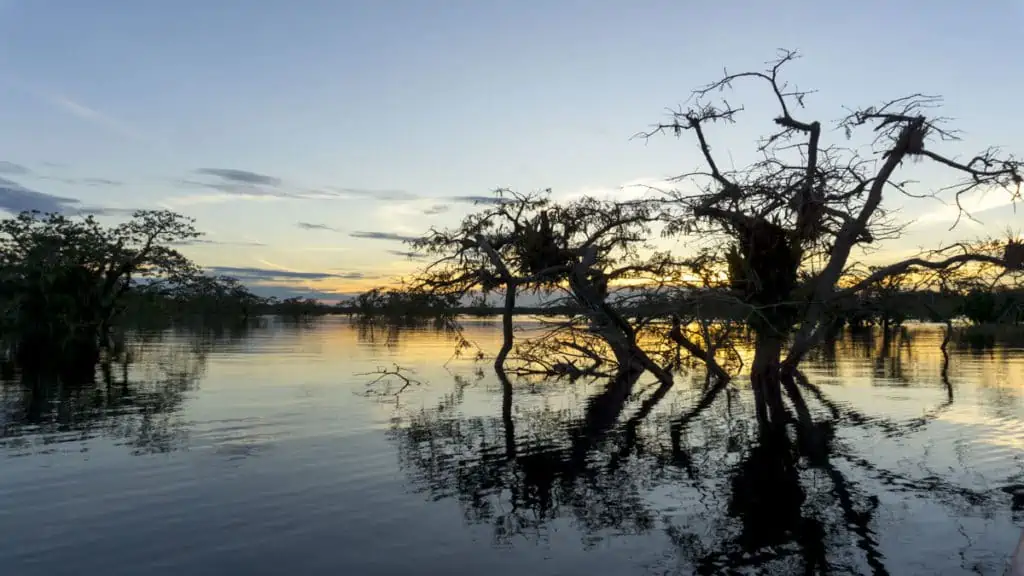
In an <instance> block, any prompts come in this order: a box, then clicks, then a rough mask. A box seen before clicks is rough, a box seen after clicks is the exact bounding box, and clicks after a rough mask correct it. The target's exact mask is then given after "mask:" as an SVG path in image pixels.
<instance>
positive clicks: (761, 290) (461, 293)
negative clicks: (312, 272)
mask: <svg viewBox="0 0 1024 576" xmlns="http://www.w3.org/2000/svg"><path fill="white" fill-rule="evenodd" d="M795 58H796V55H795V54H794V53H792V52H784V53H782V54H781V55H780V57H779V58H778V60H776V61H774V62H773V63H771V64H770V65H769V66H768V68H767V69H766V70H761V71H752V72H744V73H739V74H729V75H726V76H724V77H723V78H721V79H719V80H717V81H715V82H713V83H711V84H709V85H707V86H704V87H702V88H700V89H698V90H696V91H695V93H694V94H693V98H692V99H691V102H692V105H691V106H690V107H689V108H686V109H680V110H677V111H674V112H672V113H671V114H670V115H669V117H668V118H667V120H666V121H664V122H661V123H659V124H657V125H656V126H654V127H653V128H652V129H651V130H649V131H647V132H644V133H642V134H640V136H641V137H643V138H652V137H656V136H659V135H668V136H673V137H677V138H680V139H685V140H686V141H688V142H689V143H690V144H691V146H692V148H691V149H692V150H693V151H694V153H695V157H696V158H699V160H700V161H699V164H700V166H699V167H698V168H697V169H695V170H692V171H688V172H686V173H684V174H682V175H680V176H678V177H677V178H676V179H675V183H676V187H675V188H673V189H670V190H658V191H653V192H652V194H651V195H650V196H649V197H648V198H646V199H642V200H635V201H617V202H612V201H600V200H595V199H582V200H577V201H572V202H555V201H553V200H552V199H551V197H550V195H548V194H546V193H540V194H523V193H517V192H513V191H509V190H499V191H498V192H497V193H496V196H495V198H494V200H493V202H491V203H489V204H486V205H484V206H483V207H482V208H481V209H480V210H479V211H477V212H475V213H473V214H470V215H469V216H468V217H466V218H465V220H464V221H463V222H462V223H461V225H459V226H457V227H455V228H452V229H444V230H431V231H430V232H429V233H428V234H427V235H425V236H424V237H423V238H422V239H420V240H418V241H416V242H415V243H414V244H413V247H414V248H415V249H416V250H418V251H419V252H420V253H422V254H424V255H427V256H430V257H432V259H433V260H432V263H431V264H429V265H428V266H426V267H425V268H424V269H423V270H422V272H421V273H420V274H419V275H418V276H417V277H416V279H415V281H414V282H413V283H411V284H410V286H412V289H414V290H416V291H418V292H427V293H430V294H434V295H443V296H444V297H446V298H456V297H458V298H463V297H465V296H466V295H467V294H470V293H476V292H483V293H492V292H493V293H498V294H500V296H501V298H502V301H503V306H502V309H503V313H504V318H503V326H504V343H503V346H502V347H501V350H500V351H499V353H498V354H497V356H496V358H495V360H494V365H495V368H496V369H497V370H498V371H499V372H503V371H506V370H510V369H511V370H517V369H525V370H527V371H539V372H545V373H549V374H564V373H569V374H580V373H587V372H592V371H593V372H596V371H597V370H598V367H599V366H600V367H602V368H601V370H603V371H605V372H606V371H607V370H608V368H609V367H612V368H613V372H614V373H619V374H626V373H631V372H635V371H642V370H646V371H649V372H651V373H653V374H655V375H656V376H657V377H658V378H659V379H661V380H662V381H663V382H669V381H671V378H672V376H671V368H672V358H673V354H672V353H670V351H671V350H672V349H673V348H674V349H675V352H676V356H678V353H679V352H680V351H681V352H683V353H685V355H686V356H687V357H688V358H690V359H692V360H696V361H697V362H699V363H700V364H703V365H704V366H705V367H706V368H707V370H708V373H709V375H710V376H711V377H712V379H713V380H715V381H717V382H724V381H728V380H729V379H730V378H731V375H733V374H735V369H734V367H733V365H732V364H731V363H730V358H732V348H731V346H730V342H731V341H733V337H734V335H736V334H739V333H743V334H746V335H749V336H750V337H751V338H752V339H753V341H754V355H753V359H752V362H751V364H750V365H749V366H748V368H749V372H750V383H751V386H752V388H753V391H754V396H755V398H756V406H757V416H758V420H759V421H760V422H761V424H762V425H763V426H764V427H765V428H766V429H777V428H779V427H780V426H782V425H783V424H785V423H786V422H788V421H790V419H791V416H792V414H791V412H790V408H788V407H787V405H786V403H787V400H788V403H789V406H790V407H791V408H792V410H793V411H794V412H795V413H796V416H797V419H798V420H801V421H807V420H809V413H808V410H807V406H806V403H805V401H804V399H803V397H802V394H801V391H800V390H801V385H800V384H801V380H802V377H801V375H800V372H799V366H800V363H801V361H802V360H803V359H804V358H805V357H806V355H807V354H808V352H809V351H810V350H811V349H813V348H815V347H816V346H817V345H818V344H819V343H820V342H821V341H822V340H823V339H824V338H825V336H826V335H827V334H828V333H829V331H830V330H832V329H834V327H835V326H836V324H837V323H838V322H842V321H845V320H846V319H848V318H849V317H850V316H851V315H852V314H853V313H855V312H857V311H858V310H863V309H864V308H865V307H866V306H869V305H872V306H878V307H879V309H878V310H875V311H874V313H873V316H874V317H876V318H887V319H890V321H897V322H898V321H899V320H901V317H900V314H901V312H900V308H899V307H897V308H892V307H891V305H892V304H893V303H894V302H895V300H893V298H895V297H896V296H897V295H899V294H903V293H905V292H906V291H907V289H909V288H904V286H908V287H909V286H911V285H913V286H915V287H917V288H920V289H922V290H923V289H928V290H932V291H934V292H937V293H939V294H942V295H946V294H948V293H950V292H951V291H955V290H961V292H962V291H963V290H962V289H961V288H957V287H956V286H961V287H962V284H963V282H964V279H965V278H976V279H978V278H988V279H989V281H988V283H987V284H984V285H982V284H977V285H975V286H974V287H973V289H972V290H968V292H972V293H975V294H988V293H991V292H992V290H993V289H994V287H996V286H1003V285H1007V284H1008V283H1012V282H1013V281H1015V279H1017V278H1019V276H1020V274H1021V271H1022V268H1024V245H1022V244H1021V242H1020V241H1019V240H1018V239H1014V238H1009V239H1005V238H1004V239H998V238H997V239H986V240H982V241H978V242H973V243H957V244H953V245H950V246H946V247H936V248H935V249H932V250H928V251H923V252H921V253H920V254H918V255H917V256H914V257H912V258H908V259H903V260H898V261H893V262H891V263H888V264H885V265H880V266H879V265H875V266H868V265H866V264H865V263H864V262H862V261H861V260H860V255H861V254H863V253H864V252H865V249H869V248H877V247H879V246H884V242H885V241H886V240H890V239H894V238H897V237H899V236H900V233H901V230H902V226H901V224H900V222H898V221H896V220H895V219H894V218H893V217H892V213H893V206H894V204H895V203H897V202H898V201H899V198H900V197H902V196H904V195H919V194H921V193H925V194H929V195H932V196H935V197H938V198H942V199H945V200H946V201H947V202H949V203H950V204H955V205H957V206H960V200H961V198H963V196H964V195H965V194H971V193H974V192H980V191H991V192H990V193H992V194H1004V195H1006V197H1007V199H1010V198H1017V197H1019V194H1020V191H1019V186H1020V183H1021V174H1020V164H1019V162H1018V161H1017V160H1016V159H1015V158H1013V157H1011V156H1006V155H1000V154H999V153H998V151H997V150H996V149H988V150H982V151H980V152H978V153H977V154H976V155H974V156H973V157H971V158H970V159H967V160H959V159H957V158H954V157H953V156H952V155H950V154H948V153H947V151H946V150H945V149H944V147H946V146H947V145H948V143H949V142H950V141H953V140H955V139H956V135H955V132H953V131H952V130H951V129H949V128H947V127H946V126H945V125H944V123H943V120H942V118H940V117H938V116H936V115H935V114H934V108H935V107H936V105H937V104H938V103H939V101H938V99H937V98H934V97H931V96H927V95H923V94H914V95H910V96H906V97H902V98H897V99H893V100H889V101H887V102H884V103H882V104H879V105H874V106H867V107H862V108H857V109H854V110H853V111H849V112H848V113H846V114H844V115H843V116H842V117H840V118H839V119H838V122H837V125H838V127H839V128H840V129H841V130H840V131H839V133H837V132H836V131H834V130H829V129H826V126H827V125H826V124H825V123H823V122H822V121H820V120H817V119H812V118H807V117H805V116H804V111H803V102H804V100H805V98H806V97H808V96H809V93H808V92H805V91H801V90H798V89H796V88H794V87H792V86H790V85H789V84H787V83H786V82H785V81H784V79H783V72H784V69H785V67H786V66H787V65H788V64H790V63H791V62H792V61H793V60H794V59H795ZM740 83H743V84H744V88H759V89H760V90H761V94H762V95H764V97H765V98H767V99H768V101H769V102H770V103H771V104H772V105H773V106H774V108H775V113H774V116H772V117H771V118H770V120H771V122H772V125H773V126H774V129H773V130H771V131H769V132H768V133H766V134H765V135H764V137H763V138H761V139H760V140H759V141H757V142H756V143H754V149H755V152H756V158H757V159H756V160H754V161H753V162H752V163H750V164H748V165H746V166H743V167H740V168H731V167H730V166H731V164H732V163H731V161H730V156H729V151H728V150H725V149H723V148H720V147H718V146H716V143H717V142H719V141H721V139H722V138H723V136H722V134H721V131H722V130H723V129H724V128H727V127H728V126H729V125H731V124H733V123H735V122H737V121H739V120H740V119H741V117H742V112H743V108H741V107H738V106H734V105H731V104H729V103H728V102H725V101H719V100H717V99H716V98H717V95H718V94H719V93H720V92H721V91H723V90H727V89H732V87H733V84H737V85H739V84H740ZM908 163H920V164H922V165H926V166H927V167H928V169H929V170H931V171H932V172H933V173H935V174H936V175H944V176H945V177H946V182H945V183H944V184H943V185H941V186H939V187H936V188H933V189H930V190H923V191H922V190H920V189H914V188H913V187H912V185H911V184H910V183H909V182H906V181H905V180H904V177H903V176H902V175H901V174H902V173H904V172H906V166H905V165H906V164H908ZM658 234H660V235H662V236H666V237H669V238H674V239H677V240H680V241H679V242H677V245H679V246H685V247H686V249H685V250H677V251H671V252H659V251H658V250H656V248H655V246H654V245H652V243H651V242H650V239H651V238H652V237H656V235H658ZM957 282H960V284H959V285H958V284H957ZM625 285H631V286H633V287H634V288H635V289H632V290H625V289H614V288H613V287H616V286H618V287H620V288H621V287H622V286H625ZM527 292H544V293H548V294H551V295H557V296H560V297H562V298H563V300H562V302H563V303H569V304H571V306H572V309H573V310H575V313H573V314H572V315H571V317H570V318H569V320H567V321H565V322H559V323H554V324H553V325H552V326H551V328H550V330H549V331H548V332H547V333H545V334H543V335H541V336H538V337H534V338H531V339H529V340H521V341H517V339H516V333H515V331H514V330H513V325H512V313H513V312H514V309H515V307H516V303H517V298H518V297H519V296H520V295H521V294H523V293H527ZM921 293H922V294H923V292H921ZM979 298H981V299H983V298H985V297H984V296H971V297H970V298H967V299H966V300H965V302H967V304H965V305H964V306H963V310H961V312H962V313H964V314H968V315H972V314H973V315H974V316H975V317H976V318H978V319H981V318H982V317H986V318H990V317H993V315H994V314H995V309H996V308H998V306H995V305H991V306H990V305H989V304H986V303H984V302H981V301H980V300H979ZM924 308H925V309H928V308H927V307H924ZM723 309H728V310H730V316H731V320H732V321H731V322H725V323H722V322H713V321H712V320H714V319H715V318H714V315H713V314H711V313H710V311H712V310H723ZM931 309H932V311H933V312H934V313H935V314H941V312H940V311H939V310H938V309H937V308H935V307H934V306H932V307H931ZM539 343H540V344H542V345H538V344H539Z"/></svg>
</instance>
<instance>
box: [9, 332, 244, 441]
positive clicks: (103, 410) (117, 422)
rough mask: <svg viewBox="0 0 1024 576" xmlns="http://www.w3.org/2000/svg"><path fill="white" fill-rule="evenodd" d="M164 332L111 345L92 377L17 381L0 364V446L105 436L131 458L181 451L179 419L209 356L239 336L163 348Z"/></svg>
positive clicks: (31, 376) (193, 338)
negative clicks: (128, 451) (217, 346)
mask: <svg viewBox="0 0 1024 576" xmlns="http://www.w3.org/2000/svg"><path fill="white" fill-rule="evenodd" d="M166 334H167V332H165V331H162V330H161V331H150V332H134V333H133V334H132V335H131V338H130V339H129V340H128V341H127V342H125V341H120V340H119V339H118V341H116V342H115V343H114V344H113V345H112V346H111V349H110V350H109V351H108V354H106V355H105V356H104V358H103V359H102V360H101V362H100V366H99V367H100V369H99V371H98V372H99V374H97V373H96V372H97V371H92V372H90V373H84V372H83V373H80V374H78V375H77V377H78V379H76V380H71V379H69V377H68V375H67V374H63V375H54V374H42V373H39V372H38V371H36V372H24V371H21V372H20V373H19V369H18V367H17V366H15V365H14V364H13V362H10V361H6V362H2V363H0V372H2V374H3V378H2V380H3V381H2V382H0V399H2V408H0V409H2V411H3V414H2V417H0V421H2V422H4V423H5V425H4V426H3V427H2V428H0V444H2V445H4V446H5V447H6V448H8V449H11V450H13V451H14V453H19V452H30V451H32V450H35V449H39V448H40V446H36V444H37V443H39V442H41V443H42V444H45V445H51V444H60V443H64V442H81V441H82V440H84V439H87V438H91V437H95V436H103V437H108V438H112V439H115V440H117V441H118V442H119V443H121V444H123V445H125V446H127V447H129V448H130V449H131V451H132V452H133V453H135V454H150V453H160V452H170V451H173V450H177V449H179V448H181V447H183V446H184V444H185V441H186V440H187V429H188V423H187V421H185V420H184V419H182V417H181V416H180V414H178V412H179V410H180V407H181V405H182V403H183V402H184V401H185V399H186V398H187V396H188V394H189V393H191V392H192V391H194V390H195V388H196V386H197V385H198V383H199V380H200V379H201V378H202V376H203V374H204V371H205V367H206V359H207V353H208V350H209V349H210V347H211V346H212V345H214V344H215V343H218V342H223V341H225V340H226V339H232V338H233V339H238V338H240V337H242V336H243V335H244V332H243V333H239V332H238V331H235V332H230V333H210V332H194V331H189V334H188V336H187V337H183V335H182V334H181V333H178V334H176V335H175V336H176V337H175V338H174V339H173V341H170V342H169V341H165V335H166Z"/></svg>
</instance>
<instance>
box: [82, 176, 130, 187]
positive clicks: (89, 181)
mask: <svg viewBox="0 0 1024 576" xmlns="http://www.w3.org/2000/svg"><path fill="white" fill-rule="evenodd" d="M71 183H73V184H85V185H86V186H123V185H124V182H121V181H120V180H109V179H107V178H79V179H77V180H75V179H71Z"/></svg>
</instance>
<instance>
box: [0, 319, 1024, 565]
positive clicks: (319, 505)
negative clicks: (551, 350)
mask: <svg viewBox="0 0 1024 576" xmlns="http://www.w3.org/2000/svg"><path fill="white" fill-rule="evenodd" d="M466 333H467V336H469V337H470V338H471V339H473V340H475V341H477V342H478V343H479V344H481V345H482V346H483V347H484V348H485V349H487V348H492V347H494V346H495V345H496V343H497V341H498V338H499V336H500V334H499V330H498V327H497V325H496V324H494V323H490V322H485V321H484V322H473V323H470V324H469V325H468V327H467V331H466ZM941 339H942V328H941V327H935V326H911V327H908V328H907V329H906V330H905V332H904V333H902V334H899V335H896V336H894V337H892V338H889V339H883V338H882V337H881V335H880V334H877V333H876V334H874V335H872V334H866V335H864V334H861V335H859V336H856V337H854V336H850V335H847V336H845V337H844V338H843V339H842V340H841V341H839V342H838V343H836V345H835V346H834V347H832V348H829V349H827V350H826V351H824V352H822V353H820V354H818V355H817V356H816V357H814V358H813V359H812V360H811V361H810V362H808V364H807V365H806V373H807V375H808V378H809V380H810V381H811V382H812V383H813V384H815V385H817V386H818V387H819V390H820V394H819V395H815V394H812V393H810V392H805V394H806V395H807V397H808V401H809V403H810V404H811V405H812V410H813V412H814V416H815V419H816V420H820V421H833V422H834V439H833V441H832V443H831V446H832V448H831V454H830V456H829V458H828V461H827V462H824V463H817V464H816V465H814V466H811V465H808V464H807V463H801V464H800V465H799V466H797V467H795V468H792V469H789V470H778V469H777V468H778V467H777V466H776V467H773V466H770V465H766V464H765V463H764V462H765V461H766V457H765V455H764V454H762V453H760V452H759V451H758V450H755V449H752V439H753V438H754V437H755V427H754V426H753V424H754V416H753V407H752V405H751V404H750V398H749V395H748V393H747V392H746V386H745V385H744V384H745V380H744V379H739V382H740V386H738V387H737V389H736V390H730V391H729V392H728V393H723V394H722V395H720V396H719V397H718V399H717V400H716V401H715V402H714V403H713V404H712V405H711V406H709V407H708V408H707V410H705V411H703V412H701V413H700V414H699V416H697V417H695V418H692V419H689V420H686V421H683V420H682V419H681V416H682V415H684V414H686V413H688V412H689V411H690V410H691V409H692V408H693V406H694V404H695V403H696V402H697V400H698V398H700V396H701V385H700V381H699V380H700V379H699V378H698V377H696V376H694V377H692V378H680V380H679V382H677V384H676V385H675V386H674V387H673V388H672V389H671V390H666V389H664V388H659V386H657V385H656V384H655V383H654V379H653V378H652V377H650V376H644V377H642V378H641V379H640V380H639V381H637V382H636V383H635V384H633V385H632V386H623V385H621V384H620V385H618V386H615V385H609V383H607V382H577V383H568V382H534V383H514V384H513V385H512V387H511V388H508V387H503V386H502V383H501V382H499V381H498V380H497V378H495V377H494V375H493V374H492V373H491V372H490V371H489V369H488V365H487V364H486V363H476V362H474V361H473V360H472V359H468V358H467V359H455V360H452V361H451V362H449V363H448V364H447V366H444V365H443V364H444V363H445V362H446V361H447V360H448V359H449V357H450V356H451V354H452V348H453V342H452V341H451V340H450V339H449V338H448V337H446V336H445V335H444V334H440V333H437V332H435V331H431V330H401V331H394V330H392V331H389V330H382V329H376V330H360V329H359V328H357V327H355V326H353V325H351V324H350V323H348V322H347V321H346V320H344V319H341V318H325V319H321V320H316V321H313V322H310V323H305V324H298V325H297V324H294V323H286V322H283V321H280V320H275V319H268V320H266V321H264V322H261V325H260V326H256V327H252V328H250V329H247V330H238V331H234V332H230V331H224V332H219V333H216V332H209V331H207V332H197V331H186V330H178V331H166V332H161V333H146V334H140V335H138V337H137V338H136V339H135V341H134V343H133V345H132V346H131V356H132V358H131V359H130V360H131V362H130V363H129V364H128V365H127V366H117V367H115V368H113V369H112V370H111V373H110V374H106V375H104V377H102V378H99V379H98V381H103V380H106V379H109V382H110V383H109V384H107V383H103V384H100V385H97V386H95V387H89V388H76V389H59V388H52V387H51V388H47V387H45V386H36V387H35V388H34V389H33V388H32V387H26V386H24V385H23V384H21V383H19V382H11V381H9V380H8V381H7V382H6V383H5V384H4V385H3V388H2V395H0V399H2V402H3V404H2V408H0V462H2V463H0V534H2V535H3V537H2V538H0V574H4V575H11V576H35V575H39V576H42V575H45V576H58V575H63V574H67V575H75V576H79V575H91V574H97V575H104V576H113V575H117V574H131V575H139V574H145V575H162V574H167V575H171V574H174V575H178V574H189V575H195V576H198V575H204V574H211V575H213V574H218V575H223V574H247V575H248V574H332V575H333V574H346V575H347V574H352V575H363V574H366V575H371V574H485V573H487V574H495V575H498V574H531V575H540V574H561V575H566V574H581V575H587V576H594V575H596V574H600V575H612V574H677V573H678V574H690V573H694V572H700V573H709V574H717V573H732V572H731V571H734V572H735V573H773V574H790V573H800V572H802V571H803V568H802V567H803V566H805V564H807V563H811V564H815V563H817V564H818V565H819V566H820V567H821V568H820V570H821V571H822V572H824V571H825V569H826V568H828V569H830V570H831V572H832V573H837V574H844V573H845V574H1002V571H1003V569H1004V567H1005V566H1006V563H1007V561H1008V555H1009V554H1010V553H1011V552H1012V550H1013V549H1014V546H1015V545H1016V543H1017V541H1018V539H1019V538H1020V534H1021V526H1022V524H1024V508H1022V507H1024V348H1021V344H1020V342H1021V340H1022V339H1021V338H1017V339H1016V340H1017V342H1016V344H1015V343H1014V342H1013V339H1008V340H1004V339H1002V338H995V339H991V338H971V339H967V338H961V339H957V340H956V341H955V342H954V344H952V345H951V346H950V350H951V360H950V362H949V364H948V366H947V370H946V373H947V379H946V381H944V379H943V376H942V373H943V357H942V355H941V352H940V350H939V344H940V341H941ZM394 364H399V365H401V366H403V367H406V368H410V369H412V370H415V377H416V378H417V379H419V380H420V381H422V384H420V385H414V386H410V387H408V388H407V389H405V390H404V391H402V392H401V394H399V395H398V396H394V395H390V394H389V395H384V396H373V395H368V394H367V386H366V384H367V382H369V381H370V380H372V378H373V377H372V376H365V375H359V374H360V373H365V372H372V371H374V370H375V369H377V368H378V367H390V366H393V365H394ZM947 381H948V386H947V384H946V382H947ZM387 385H388V384H387V383H383V382H382V383H378V384H377V385H375V386H374V387H373V388H372V389H371V391H373V392H377V393H383V392H384V390H382V388H381V387H382V386H387ZM400 385H401V382H392V383H391V386H392V391H393V390H397V389H398V388H399V387H400ZM769 459H770V458H769ZM726 567H728V568H726Z"/></svg>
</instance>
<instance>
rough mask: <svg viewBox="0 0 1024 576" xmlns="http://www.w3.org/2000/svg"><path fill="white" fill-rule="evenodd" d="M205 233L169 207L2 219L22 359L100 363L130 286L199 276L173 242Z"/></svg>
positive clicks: (1, 240)
mask: <svg viewBox="0 0 1024 576" xmlns="http://www.w3.org/2000/svg"><path fill="white" fill-rule="evenodd" d="M198 235H199V233H198V232H197V231H196V230H195V228H194V227H193V225H192V221H191V220H189V219H187V218H184V217H182V216H180V215H178V214H175V213H173V212H169V211H162V210H161V211H139V212H136V213H135V214H134V215H133V217H132V218H131V219H130V220H128V221H127V222H124V223H122V224H118V225H116V226H112V227H105V226H103V225H102V224H100V223H99V222H98V221H97V220H95V219H94V218H93V217H92V216H87V217H84V218H73V217H68V216H64V215H61V214H39V213H37V212H24V213H22V214H20V215H18V216H17V217H14V218H9V219H7V220H3V221H0V291H2V297H0V300H2V302H3V306H4V309H3V328H4V332H5V338H7V339H8V340H9V341H10V342H9V343H10V344H11V345H12V347H13V348H14V350H15V352H16V354H17V356H18V357H19V361H20V362H21V363H22V364H26V365H32V364H36V363H43V364H50V363H53V362H55V361H57V362H58V363H59V359H61V358H63V359H66V360H68V362H69V363H70V364H76V365H78V364H81V365H83V366H92V365H94V364H95V360H96V358H97V355H98V350H99V348H100V347H101V345H103V344H104V343H105V341H106V339H107V337H108V334H109V330H110V327H111V324H112V322H113V321H114V319H115V318H116V317H117V315H118V314H119V313H120V312H121V307H122V305H123V303H124V297H125V295H126V294H127V293H128V292H129V291H131V290H132V289H133V288H134V287H136V286H138V285H140V283H141V284H146V285H147V286H148V287H150V288H151V289H155V288H156V287H158V286H161V285H168V284H180V283H183V282H186V281H187V280H188V279H190V278H194V277H195V276H196V275H197V274H198V268H197V267H196V266H195V265H194V264H193V263H192V262H191V261H190V260H189V259H188V258H186V257H185V256H184V255H182V254H181V253H180V252H178V251H177V250H176V249H175V248H173V246H174V244H175V243H178V242H181V241H185V240H189V239H192V238H195V237H197V236H198ZM72 357H73V358H72Z"/></svg>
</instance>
